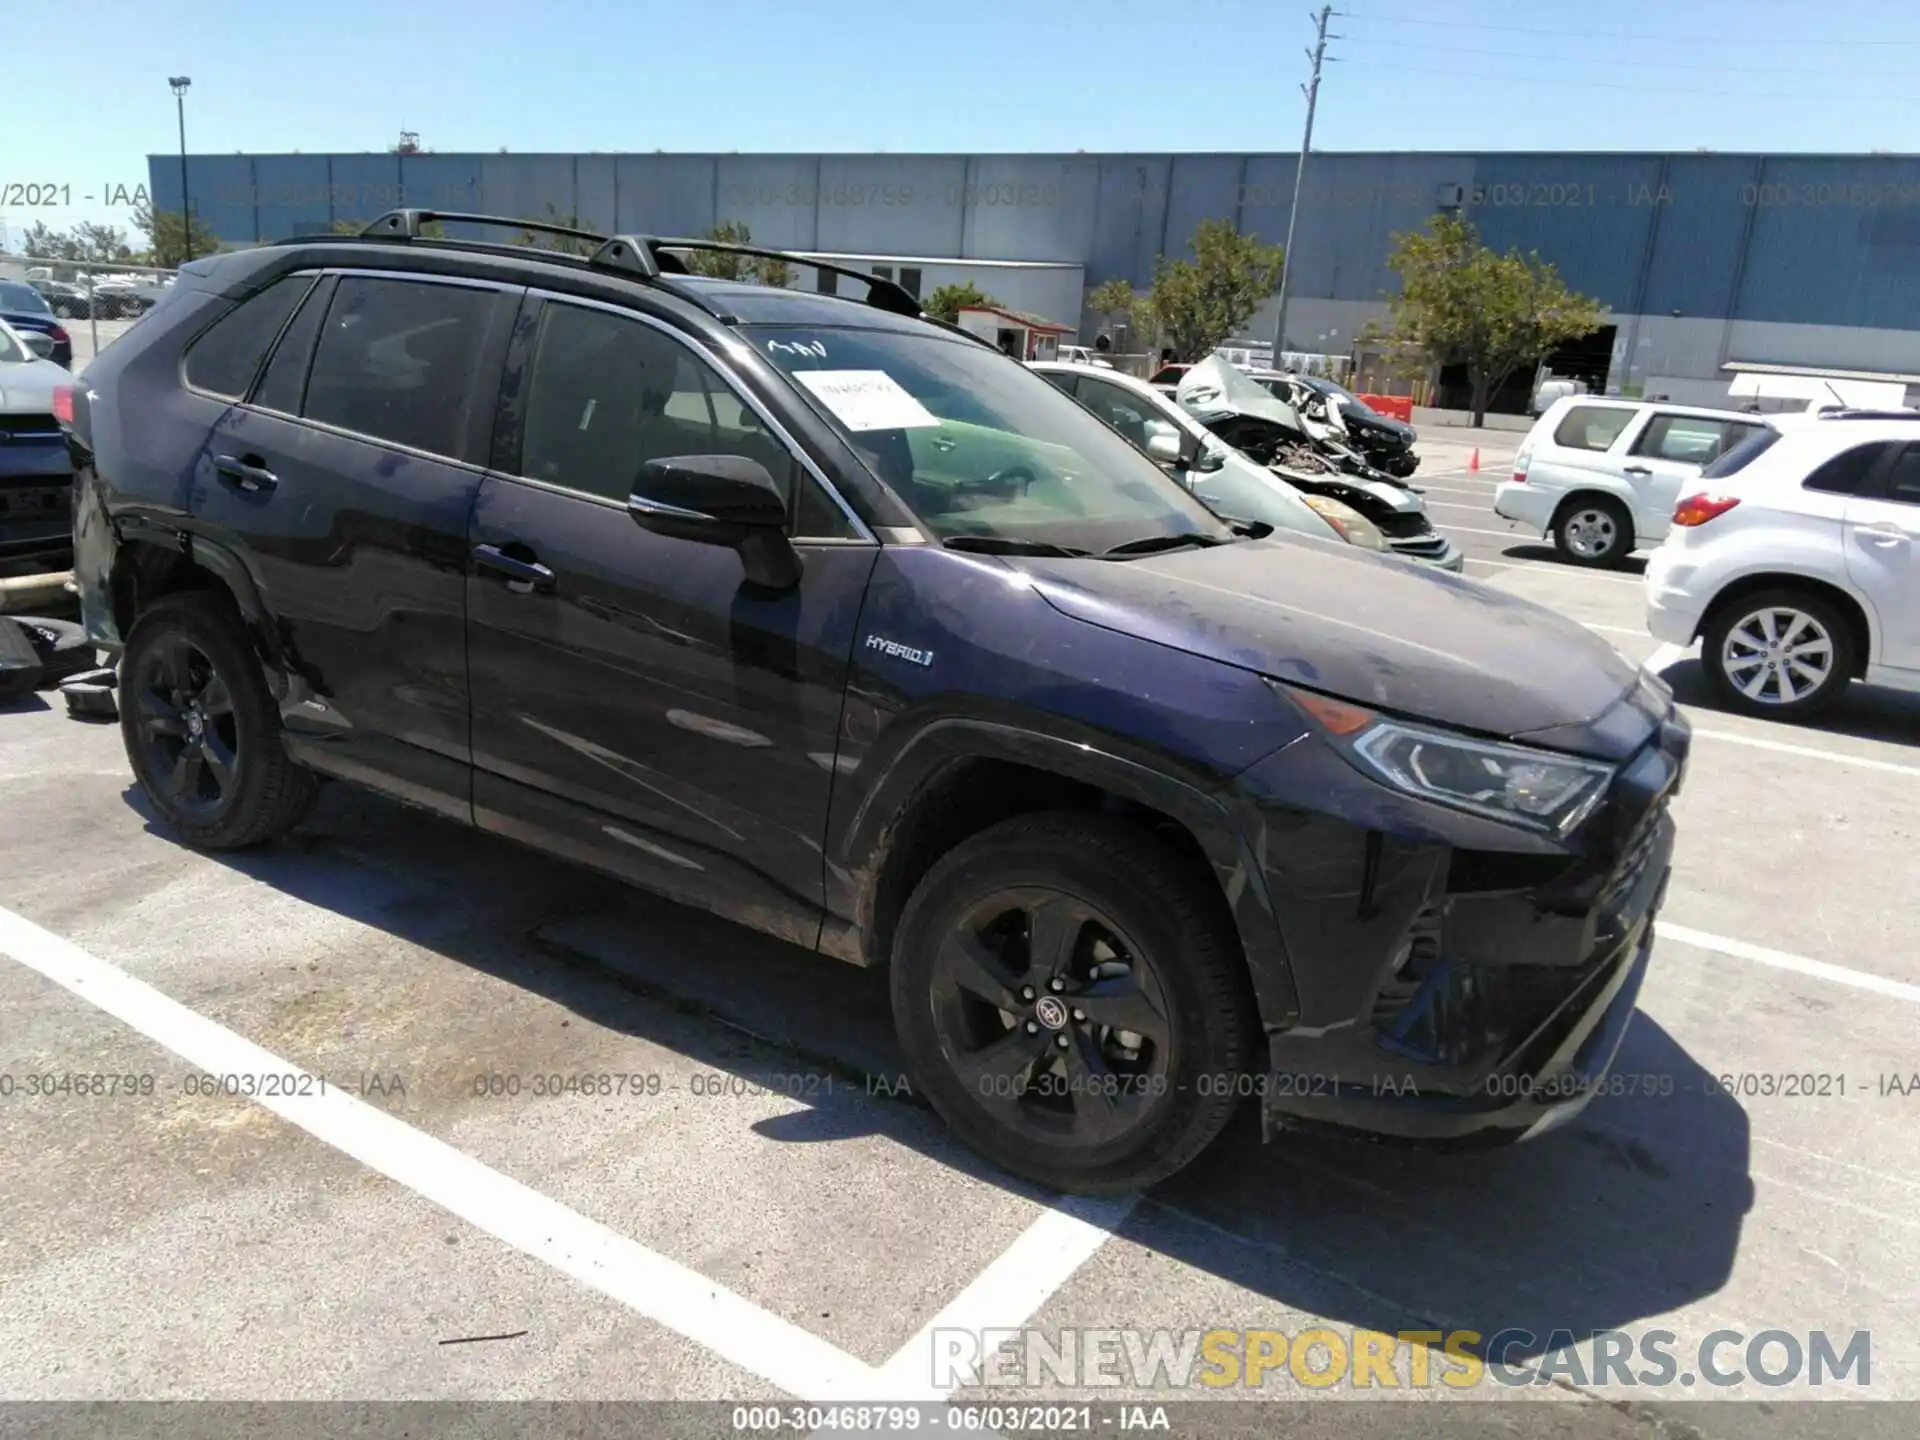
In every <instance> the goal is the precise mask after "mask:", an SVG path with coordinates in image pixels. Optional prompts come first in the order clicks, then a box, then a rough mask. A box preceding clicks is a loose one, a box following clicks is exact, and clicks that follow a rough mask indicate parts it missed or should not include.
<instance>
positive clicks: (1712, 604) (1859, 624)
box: [1693, 570, 1878, 680]
mask: <svg viewBox="0 0 1920 1440" xmlns="http://www.w3.org/2000/svg"><path fill="white" fill-rule="evenodd" d="M1765 590H1799V591H1802V592H1805V593H1807V594H1811V595H1817V596H1819V597H1820V598H1821V599H1823V600H1825V601H1827V602H1828V603H1829V604H1831V605H1832V606H1833V607H1834V608H1835V609H1837V610H1838V611H1839V612H1840V613H1841V615H1842V616H1844V617H1845V618H1846V620H1847V623H1848V625H1849V626H1850V627H1851V628H1852V630H1853V666H1852V669H1851V670H1850V671H1849V672H1848V676H1849V678H1850V679H1854V680H1858V679H1860V678H1861V677H1862V676H1864V675H1865V674H1866V673H1867V666H1868V664H1869V663H1870V660H1871V657H1872V656H1873V654H1874V653H1875V651H1876V649H1877V644H1876V641H1877V639H1878V634H1877V631H1876V629H1875V626H1874V620H1873V612H1872V611H1871V610H1869V609H1868V608H1867V605H1866V603H1865V602H1864V601H1863V600H1862V599H1861V598H1860V597H1859V596H1858V595H1856V594H1854V593H1853V592H1852V591H1851V590H1849V589H1847V588H1846V587H1845V586H1843V585H1840V584H1836V583H1835V582H1834V581H1833V580H1831V579H1828V578H1825V577H1823V576H1817V575H1809V574H1806V573H1805V572H1803V571H1798V570H1756V571H1753V572H1751V573H1749V574H1746V575H1741V576H1739V577H1737V578H1735V579H1733V580H1729V581H1728V582H1727V583H1726V584H1725V585H1723V586H1721V587H1720V589H1719V590H1718V591H1716V592H1715V593H1714V597H1713V599H1712V600H1710V601H1709V602H1708V603H1707V604H1706V605H1705V606H1704V607H1703V608H1702V609H1701V611H1700V619H1699V620H1698V621H1697V622H1696V623H1695V625H1694V627H1693V638H1694V639H1695V640H1698V639H1700V638H1701V636H1703V635H1705V634H1706V633H1707V630H1708V628H1709V627H1710V626H1711V625H1712V624H1713V622H1714V621H1715V620H1716V619H1717V618H1719V616H1721V615H1722V614H1724V613H1725V612H1726V610H1727V609H1728V607H1730V606H1733V605H1737V604H1739V603H1740V602H1741V601H1742V600H1745V599H1747V598H1748V597H1749V596H1752V595H1757V594H1759V593H1761V592H1762V591H1765Z"/></svg>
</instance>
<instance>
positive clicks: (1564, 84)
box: [1377, 59, 1920, 105]
mask: <svg viewBox="0 0 1920 1440" xmlns="http://www.w3.org/2000/svg"><path fill="white" fill-rule="evenodd" d="M1377 63H1378V65H1379V66H1380V67H1381V68H1385V67H1387V66H1391V67H1392V68H1393V69H1394V70H1395V71H1402V70H1406V71H1412V72H1413V73H1415V74H1419V75H1450V76H1452V77H1453V78H1454V79H1455V80H1487V81H1491V82H1493V83H1494V84H1496V85H1551V86H1552V87H1553V88H1554V89H1556V90H1568V89H1588V90H1631V91H1633V92H1635V93H1636V94H1641V95H1644V94H1645V93H1646V91H1647V87H1646V85H1645V83H1644V82H1642V83H1640V84H1629V83H1628V82H1626V81H1624V80H1620V81H1615V80H1564V79H1562V78H1561V77H1560V76H1558V75H1515V74H1511V73H1507V72H1500V73H1495V72H1493V71H1489V70H1453V69H1449V68H1447V67H1446V66H1442V65H1403V64H1401V63H1400V62H1399V61H1398V60H1385V59H1383V60H1380V61H1378V62H1377ZM1716 93H1719V94H1722V95H1725V96H1726V97H1727V98H1728V99H1733V100H1817V101H1819V102H1821V103H1822V104H1831V103H1833V102H1835V101H1840V100H1854V101H1859V102H1862V103H1865V104H1870V105H1885V104H1888V103H1889V102H1898V101H1913V102H1915V103H1920V96H1908V95H1888V94H1884V93H1879V94H1871V95H1854V94H1847V93H1835V92H1833V91H1820V92H1818V93H1815V92H1814V91H1811V90H1722V91H1718V92H1716Z"/></svg>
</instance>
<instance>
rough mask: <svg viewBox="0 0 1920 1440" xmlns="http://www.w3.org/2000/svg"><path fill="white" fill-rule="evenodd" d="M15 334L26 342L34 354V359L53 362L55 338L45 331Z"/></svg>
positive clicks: (17, 332) (25, 331)
mask: <svg viewBox="0 0 1920 1440" xmlns="http://www.w3.org/2000/svg"><path fill="white" fill-rule="evenodd" d="M15 333H16V334H17V335H19V337H20V338H21V340H22V341H24V342H25V344H26V347H27V349H29V350H31V351H32V352H33V358H34V359H36V360H51V359H52V358H53V337H52V336H51V335H49V334H47V333H46V332H45V331H44V330H19V331H16V332H15Z"/></svg>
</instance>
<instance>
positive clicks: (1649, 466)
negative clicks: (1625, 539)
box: [1620, 409, 1765, 542]
mask: <svg viewBox="0 0 1920 1440" xmlns="http://www.w3.org/2000/svg"><path fill="white" fill-rule="evenodd" d="M1764 428H1765V427H1764V426H1761V425H1757V424H1747V423H1744V422H1742V421H1738V420H1724V419H1720V418H1718V417H1716V416H1712V415H1688V414H1685V413H1683V412H1680V411H1674V410H1661V409H1653V410H1650V411H1648V412H1647V413H1646V414H1645V416H1644V418H1643V419H1642V421H1641V423H1640V424H1639V425H1638V426H1636V427H1632V428H1630V430H1629V432H1628V434H1627V440H1626V462H1625V464H1623V465H1622V466H1621V467H1620V473H1621V475H1622V476H1623V477H1624V478H1625V480H1626V481H1627V483H1628V485H1629V486H1630V488H1631V491H1632V504H1633V509H1634V530H1635V532H1636V533H1637V535H1638V538H1639V539H1640V540H1641V541H1642V542H1646V541H1653V540H1659V539H1662V538H1663V537H1664V536H1665V535H1666V533H1667V531H1668V530H1670V529H1671V528H1672V526H1673V507H1674V505H1675V503H1676V502H1677V501H1678V500H1679V498H1680V487H1681V486H1682V485H1685V484H1687V483H1688V482H1689V481H1693V480H1697V479H1699V478H1700V472H1701V470H1703V469H1704V468H1705V467H1706V466H1708V465H1710V464H1712V463H1713V462H1714V461H1715V460H1718V459H1719V458H1720V457H1721V456H1722V455H1724V454H1726V452H1727V451H1729V450H1731V449H1732V448H1733V447H1734V446H1735V445H1737V444H1739V443H1740V442H1741V441H1742V440H1744V439H1746V438H1747V437H1748V436H1749V435H1751V434H1753V433H1754V432H1755V431H1757V430H1761V429H1764Z"/></svg>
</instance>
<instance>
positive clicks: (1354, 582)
mask: <svg viewBox="0 0 1920 1440" xmlns="http://www.w3.org/2000/svg"><path fill="white" fill-rule="evenodd" d="M1009 563H1010V564H1013V565H1016V566H1018V567H1019V568H1020V569H1021V570H1023V571H1025V572H1026V573H1027V574H1029V575H1031V576H1033V577H1034V579H1035V581H1036V582H1037V584H1038V588H1039V590H1040V593H1041V594H1042V595H1043V596H1045V598H1046V599H1047V601H1048V603H1049V604H1051V605H1052V606H1053V607H1054V608H1055V609H1057V610H1059V611H1061V612H1062V613H1064V614H1066V615H1070V616H1072V617H1073V618H1075V619H1077V620H1083V621H1085V622H1086V623H1087V624H1090V625H1099V626H1101V627H1103V628H1105V629H1109V630H1116V631H1119V632H1121V633H1123V634H1129V635H1137V636H1140V637H1141V638H1142V639H1145V640H1150V641H1153V642H1155V643H1157V644H1161V645H1168V646H1171V647H1173V648H1175V649H1179V650H1185V651H1188V652H1191V653H1193V654H1197V655H1205V656H1208V657H1210V658H1212V659H1215V660H1218V661H1221V662H1222V663H1224V664H1228V665H1235V666H1239V667H1241V668H1243V669H1248V670H1256V671H1259V672H1260V673H1261V674H1264V675H1271V676H1273V677H1274V678H1275V679H1277V680H1283V681H1289V682H1292V683H1295V684H1298V685H1302V686H1305V687H1307V688H1308V689H1313V690H1321V691H1325V692H1327V693H1329V694H1332V695H1337V696H1340V697H1342V698H1345V699H1349V700H1354V701H1357V702H1359V703H1361V704H1364V705H1375V706H1378V707H1380V708H1381V709H1383V710H1391V711H1397V712H1399V713H1400V714H1403V715H1407V716H1413V717H1417V718H1420V719H1425V720H1430V721H1433V722H1435V723H1437V724H1441V725H1447V726H1452V727H1456V728H1459V729H1466V730H1475V731H1479V732H1481V733H1482V734H1488V735H1498V736H1507V737H1513V736H1525V735H1527V734H1528V732H1547V731H1555V732H1558V733H1555V734H1552V735H1546V734H1541V735H1538V736H1537V737H1536V740H1537V743H1541V744H1544V745H1547V746H1549V747H1551V748H1556V749H1566V750H1587V751H1588V752H1589V753H1595V754H1600V753H1610V752H1613V751H1615V750H1616V749H1618V745H1619V743H1620V738H1621V737H1615V738H1613V739H1600V738H1595V737H1593V736H1592V735H1590V734H1589V733H1588V731H1587V728H1586V727H1588V726H1589V725H1590V723H1591V722H1592V721H1594V720H1597V719H1598V718H1599V717H1601V716H1602V715H1604V714H1605V713H1606V712H1607V711H1609V710H1612V709H1614V708H1615V707H1616V706H1617V705H1618V704H1619V702H1620V700H1621V699H1622V697H1623V696H1626V695H1627V694H1629V692H1632V691H1634V690H1635V688H1636V686H1637V685H1638V681H1639V674H1640V672H1639V671H1638V669H1637V668H1636V667H1635V666H1633V665H1632V664H1631V663H1629V662H1628V661H1627V660H1626V659H1625V658H1624V657H1622V656H1621V654H1620V653H1619V652H1618V651H1617V650H1615V649H1614V648H1613V646H1611V645H1609V644H1608V643H1607V642H1606V641H1605V640H1603V639H1601V638H1600V636H1598V635H1596V634H1594V632H1593V631H1591V630H1588V629H1587V628H1585V627H1584V626H1582V625H1577V624H1575V623H1574V622H1573V621H1571V620H1567V619H1564V618H1562V617H1561V616H1559V615H1556V614H1555V613H1554V612H1553V611H1551V610H1548V609H1546V608H1544V607H1542V606H1539V605H1536V604H1534V603H1533V602H1532V601H1529V600H1522V599H1520V598H1519V597H1518V596H1515V595H1510V594H1508V593H1507V592H1506V591H1504V590H1496V589H1495V588H1494V587H1492V586H1491V585H1483V584H1481V583H1480V582H1479V581H1477V580H1468V579H1465V578H1463V577H1461V576H1458V575H1452V574H1448V573H1447V572H1445V571H1442V570H1436V569H1434V568H1432V567H1431V566H1420V565H1412V564H1408V563H1406V562H1405V561H1401V560H1397V559H1387V558H1381V557H1378V556H1375V555H1372V554H1370V553H1367V552H1365V551H1360V550H1356V549H1354V548H1353V547H1352V546H1350V545H1333V544H1324V543H1315V542H1312V541H1302V540H1292V539H1283V538H1280V537H1277V536H1276V537H1272V538H1269V539H1266V540H1247V541H1240V542H1238V543H1236V544H1232V545H1220V546H1215V547H1212V548H1209V549H1195V550H1182V551H1176V552H1174V553H1171V554H1166V555H1151V556H1146V557H1143V558H1141V559H1138V560H1127V561H1087V560H1053V559H1041V558H1027V557H1021V558H1018V559H1010V560H1009ZM1625 738H1632V737H1625ZM1633 744H1634V745H1637V744H1638V739H1634V740H1633ZM1630 748H1632V747H1631V746H1630V747H1629V749H1630Z"/></svg>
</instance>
